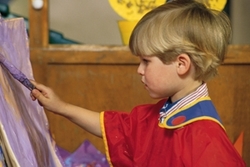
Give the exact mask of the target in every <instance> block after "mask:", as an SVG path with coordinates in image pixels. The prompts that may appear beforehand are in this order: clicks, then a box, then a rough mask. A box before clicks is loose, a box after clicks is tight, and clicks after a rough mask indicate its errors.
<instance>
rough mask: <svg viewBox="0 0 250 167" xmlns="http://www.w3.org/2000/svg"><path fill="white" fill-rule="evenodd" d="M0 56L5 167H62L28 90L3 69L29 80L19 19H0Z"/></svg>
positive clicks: (43, 118) (26, 46)
mask: <svg viewBox="0 0 250 167" xmlns="http://www.w3.org/2000/svg"><path fill="white" fill-rule="evenodd" d="M0 54H1V55H2V58H1V60H2V62H3V60H6V61H5V63H0V64H1V66H0V133H1V134H0V148H1V149H2V150H3V151H2V152H3V154H4V158H5V163H7V165H8V166H15V167H18V166H20V167H60V166H62V163H61V161H60V156H58V155H57V152H56V149H55V146H54V145H53V144H52V143H54V142H53V141H52V139H51V137H50V134H49V125H48V120H47V117H46V115H45V112H44V110H43V108H42V107H41V106H40V105H39V104H38V103H37V102H33V101H32V100H31V98H30V90H29V89H27V87H25V86H23V85H22V84H20V82H21V81H20V82H19V81H18V80H16V79H17V78H16V79H15V78H14V77H15V75H14V77H13V73H11V72H10V71H8V69H7V68H6V62H7V64H8V63H10V64H9V65H13V66H12V67H13V69H15V70H17V71H15V70H14V72H17V74H18V75H17V76H16V77H20V76H21V79H22V78H27V79H33V73H32V68H31V64H30V57H29V43H28V38H27V33H26V27H25V23H24V20H23V19H22V18H15V19H9V20H4V19H2V18H1V19H0ZM19 70H20V72H22V74H23V75H20V73H19ZM12 72H13V71H12ZM19 79H20V78H19ZM23 82H24V83H23V84H24V85H25V84H27V83H28V82H27V80H26V81H25V80H23ZM28 84H29V83H28Z"/></svg>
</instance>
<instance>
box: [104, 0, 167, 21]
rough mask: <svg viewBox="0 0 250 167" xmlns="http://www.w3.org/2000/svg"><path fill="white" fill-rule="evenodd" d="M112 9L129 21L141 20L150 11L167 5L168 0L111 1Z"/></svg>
mask: <svg viewBox="0 0 250 167" xmlns="http://www.w3.org/2000/svg"><path fill="white" fill-rule="evenodd" d="M109 3H110V5H111V7H112V8H113V9H114V11H115V12H116V13H117V14H118V15H120V16H121V17H122V18H124V19H125V20H128V21H134V20H140V19H141V17H142V16H143V15H144V14H146V13H147V12H149V11H150V10H152V9H154V8H156V7H157V6H160V5H162V4H164V3H166V0H109Z"/></svg>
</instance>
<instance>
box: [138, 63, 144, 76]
mask: <svg viewBox="0 0 250 167" xmlns="http://www.w3.org/2000/svg"><path fill="white" fill-rule="evenodd" d="M137 73H138V74H140V75H143V74H144V70H143V67H142V64H141V63H140V64H139V66H138V68H137Z"/></svg>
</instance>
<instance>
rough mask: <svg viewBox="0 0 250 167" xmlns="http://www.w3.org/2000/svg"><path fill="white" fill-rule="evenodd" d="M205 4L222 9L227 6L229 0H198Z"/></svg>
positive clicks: (211, 7)
mask: <svg viewBox="0 0 250 167" xmlns="http://www.w3.org/2000/svg"><path fill="white" fill-rule="evenodd" d="M196 1H197V2H201V3H203V4H205V5H206V6H207V7H208V8H210V9H214V10H218V11H222V10H223V9H224V8H225V5H226V3H227V0H196Z"/></svg>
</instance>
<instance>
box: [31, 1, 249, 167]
mask: <svg viewBox="0 0 250 167" xmlns="http://www.w3.org/2000/svg"><path fill="white" fill-rule="evenodd" d="M230 36H231V28H230V21H229V19H228V17H227V16H226V15H225V14H224V13H222V12H217V11H212V10H209V9H207V8H206V7H205V6H204V5H202V4H200V3H198V2H194V1H184V0H182V1H181V0H179V1H171V2H168V3H166V4H164V5H162V6H160V7H157V8H156V9H154V10H152V11H150V12H149V13H148V14H146V15H145V16H144V17H143V18H142V19H141V20H140V21H139V23H138V24H137V26H136V27H135V29H134V30H133V32H132V35H131V38H130V43H129V47H130V49H131V51H132V53H133V54H134V55H136V56H138V57H139V58H140V60H141V62H140V65H139V67H138V73H139V74H140V75H141V81H142V83H143V84H144V86H145V88H146V89H147V91H148V92H149V95H150V96H151V97H152V98H155V99H160V100H159V102H158V103H157V104H145V105H140V106H137V107H135V108H134V109H133V110H132V111H131V113H126V112H116V111H104V112H101V113H99V112H93V111H90V110H87V109H84V108H81V107H77V106H74V105H71V104H68V103H66V102H63V101H61V100H60V99H59V98H58V97H57V96H56V95H55V94H54V93H53V91H52V90H51V89H50V88H48V87H46V86H44V85H41V84H38V83H35V82H33V83H34V84H35V86H36V88H37V89H34V90H32V94H31V95H32V99H33V100H35V99H38V101H39V102H40V104H42V105H43V106H44V107H45V108H46V109H48V110H50V111H52V112H54V113H56V114H60V115H62V116H64V117H66V118H68V119H70V120H71V121H73V122H74V123H76V124H78V125H80V126H81V127H82V128H84V129H85V130H87V131H89V132H91V133H93V134H95V135H96V136H99V137H102V138H103V139H104V143H105V147H106V150H107V158H108V160H109V162H110V166H115V167H136V166H137V167H243V166H245V163H244V161H243V160H242V158H241V157H240V156H239V154H238V153H237V151H236V150H235V148H234V146H233V145H232V143H231V142H230V140H229V139H228V137H227V134H226V132H225V129H224V127H223V125H222V123H221V120H220V118H219V116H218V114H217V112H216V110H215V108H214V106H213V104H212V102H211V99H210V98H209V95H208V90H207V86H206V81H207V80H208V79H210V78H212V77H214V76H215V75H216V74H217V67H218V66H219V65H220V63H221V62H222V61H223V59H224V56H225V53H226V48H227V45H228V43H229V40H230ZM38 90H39V91H38Z"/></svg>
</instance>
